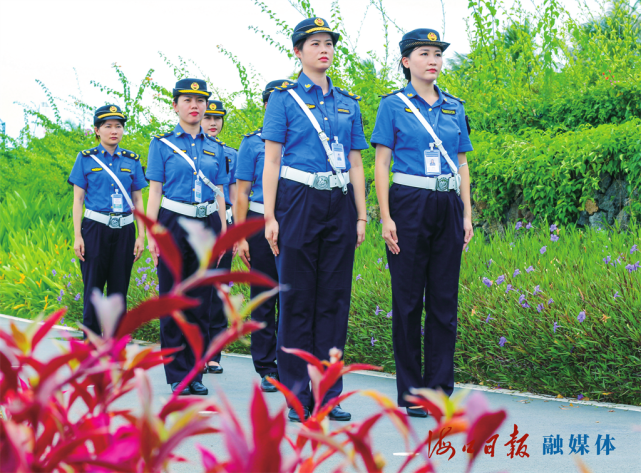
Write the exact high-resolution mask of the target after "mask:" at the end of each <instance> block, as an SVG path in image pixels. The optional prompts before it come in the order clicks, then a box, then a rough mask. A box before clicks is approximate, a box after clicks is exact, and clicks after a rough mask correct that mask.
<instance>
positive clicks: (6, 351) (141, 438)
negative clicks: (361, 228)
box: [0, 219, 506, 473]
mask: <svg viewBox="0 0 641 473" xmlns="http://www.w3.org/2000/svg"><path fill="white" fill-rule="evenodd" d="M145 223H146V225H147V226H148V228H150V229H151V230H152V234H153V235H154V238H155V239H156V241H157V242H158V244H159V246H160V251H161V254H162V255H163V257H164V259H165V261H166V262H167V265H168V267H169V268H170V270H171V271H172V273H173V274H174V276H175V280H176V281H180V277H179V275H180V274H181V272H182V261H181V259H180V257H179V253H178V251H177V249H176V246H175V243H174V242H173V239H172V238H171V235H170V234H169V233H168V232H167V231H166V230H165V229H164V228H163V227H162V226H161V225H159V224H158V223H156V222H153V221H150V220H147V219H146V220H145ZM262 225H263V222H262V221H256V220H254V221H251V220H250V221H247V222H245V223H244V224H242V225H238V226H235V227H231V228H230V229H229V231H228V232H227V233H225V234H223V235H221V236H220V237H219V238H218V239H216V238H215V237H214V236H213V234H211V232H210V231H209V230H207V229H205V228H203V227H202V226H201V225H199V224H198V223H194V222H193V221H187V220H185V221H183V226H184V227H185V229H186V230H187V231H188V232H189V235H190V238H189V239H190V242H191V244H192V246H193V247H194V250H195V252H196V254H197V255H198V257H199V259H200V261H201V265H200V269H199V270H198V271H197V272H196V273H194V274H193V275H192V276H190V277H189V278H187V279H186V280H184V281H182V282H178V283H177V284H176V285H175V286H174V288H173V289H172V291H171V292H170V293H169V294H165V295H161V296H159V297H155V298H152V299H149V300H147V301H145V302H143V303H142V304H141V305H139V306H138V307H136V308H134V309H132V310H130V311H129V312H127V313H126V314H125V315H124V316H123V317H119V314H120V313H121V312H122V308H123V300H122V297H121V296H111V297H109V298H103V297H102V295H101V294H100V293H99V292H96V293H94V295H93V297H92V302H93V303H94V304H95V306H96V311H97V313H98V316H99V318H100V320H101V324H102V327H103V331H104V333H103V336H102V337H101V336H99V335H97V334H94V333H92V332H90V331H88V330H86V329H85V332H86V334H87V342H81V341H79V340H75V339H72V338H69V337H65V338H67V340H66V342H65V343H62V344H60V354H57V355H55V356H53V357H52V358H50V359H41V358H42V357H41V356H40V355H39V356H36V354H35V351H36V348H37V347H38V346H39V345H40V343H41V342H42V340H43V339H44V338H45V337H46V336H47V334H48V333H49V332H50V331H51V330H52V329H53V328H54V325H55V324H56V323H57V322H58V321H59V320H60V319H61V318H62V317H63V315H64V312H65V311H64V310H59V311H57V312H55V313H53V314H52V315H50V316H49V317H48V318H47V319H46V320H45V321H44V322H43V323H42V322H41V323H34V324H30V325H28V326H27V328H26V329H25V330H20V329H19V328H18V327H17V326H16V325H15V324H13V323H12V324H11V333H7V332H4V331H2V330H0V377H1V378H0V399H1V401H0V408H1V409H2V412H1V413H2V416H1V419H0V464H2V468H3V470H6V471H14V472H25V473H26V472H32V471H42V472H48V471H52V472H55V471H65V472H67V471H123V472H124V471H127V472H128V471H135V472H156V471H167V470H169V468H170V465H171V463H172V462H186V461H187V459H185V458H183V457H181V456H179V455H177V454H176V453H175V451H176V449H177V448H178V447H179V446H180V444H181V443H182V442H183V441H184V440H185V439H187V438H190V437H194V436H197V435H204V434H221V435H223V436H224V438H225V441H224V445H225V446H226V449H227V455H228V458H227V459H226V460H220V459H219V455H221V453H220V452H216V453H214V452H211V451H209V450H207V449H206V448H204V447H202V446H199V447H198V448H199V450H200V452H201V461H202V467H203V468H204V469H205V471H207V472H212V473H213V472H245V471H256V472H259V471H260V472H293V471H295V470H298V471H300V472H311V471H315V470H316V469H317V467H319V466H320V465H322V464H323V463H324V462H325V461H326V460H328V459H329V458H331V457H332V456H335V455H338V456H339V457H340V459H341V460H340V464H339V466H338V467H337V468H335V470H334V471H344V470H347V469H352V468H353V469H355V470H360V469H361V465H362V466H364V467H365V469H366V470H367V471H372V472H376V471H382V469H383V467H384V465H385V461H384V459H383V457H382V455H381V454H380V453H377V452H376V450H375V449H374V446H373V445H372V439H371V435H370V431H371V429H372V428H373V427H374V425H375V424H376V423H377V422H378V421H379V420H380V419H381V418H383V417H388V418H389V419H390V420H391V422H392V423H393V425H394V426H395V427H396V428H397V430H398V431H399V434H400V435H401V436H402V437H403V438H404V440H405V443H406V446H407V449H408V451H409V452H413V453H414V455H412V456H410V457H408V459H407V461H406V462H405V463H404V464H403V466H402V467H401V471H402V470H405V468H406V467H407V466H408V465H409V464H410V462H412V461H413V460H414V459H417V460H418V461H417V462H416V463H418V465H417V466H416V470H415V471H416V472H429V471H435V470H434V467H433V465H432V463H431V461H430V456H431V454H430V444H431V442H432V432H429V434H428V437H426V438H425V439H422V438H421V437H419V435H418V434H417V433H416V432H415V431H414V430H413V429H412V427H411V424H410V423H409V421H408V418H407V416H406V414H405V413H404V412H403V411H402V410H400V409H399V408H398V407H396V406H395V404H394V403H393V402H392V401H391V400H390V399H388V398H386V397H385V396H382V395H381V394H378V393H376V392H374V391H363V392H361V394H362V395H365V396H369V397H371V398H373V399H374V400H375V401H376V402H377V403H378V405H379V406H380V411H379V412H376V413H374V414H373V415H372V416H370V417H368V418H367V419H365V420H363V421H362V422H354V423H350V424H349V425H347V426H345V427H342V428H340V429H337V430H334V431H332V430H331V429H330V425H329V419H328V417H327V415H328V413H329V411H330V410H331V409H332V408H333V407H334V406H336V405H337V404H339V403H340V402H341V401H342V400H344V399H346V398H348V397H350V396H352V395H354V394H356V393H357V392H356V391H354V392H349V393H345V394H343V395H341V396H339V397H337V398H334V399H332V400H330V401H329V402H328V403H327V404H326V405H322V400H323V398H324V396H325V394H326V392H327V390H328V388H329V387H330V386H332V385H333V384H334V383H335V382H336V381H337V380H338V378H339V377H340V376H342V375H344V374H346V373H349V372H351V371H355V370H360V369H377V368H376V367H373V366H370V365H360V364H357V365H345V364H344V362H343V361H342V355H343V354H342V353H341V351H340V350H338V349H333V350H332V352H331V353H330V360H329V361H320V360H318V359H317V358H315V357H314V356H313V355H311V354H309V353H307V352H304V351H302V350H288V349H285V350H286V351H288V352H289V353H292V354H295V355H297V356H299V357H301V358H303V359H304V360H306V361H307V363H308V370H309V374H310V378H311V382H312V391H313V394H314V398H315V400H316V407H315V408H314V411H313V412H312V415H311V416H310V417H309V419H307V420H306V421H305V422H304V423H303V424H302V426H301V428H300V429H299V430H298V432H297V433H296V438H295V439H292V438H290V437H289V436H288V435H287V433H286V429H285V426H286V422H287V421H286V417H285V410H286V409H287V406H286V405H283V407H282V408H281V409H280V410H279V411H278V412H277V413H276V414H275V415H274V416H271V415H270V414H269V411H268V409H267V404H266V402H265V399H264V397H263V394H262V392H261V391H260V389H258V387H257V386H254V394H253V399H252V402H251V407H250V412H251V433H247V432H246V431H245V428H244V427H243V426H242V424H241V422H240V421H239V419H238V417H237V416H236V414H235V413H234V410H233V409H232V407H231V405H229V403H228V402H227V400H226V399H225V398H224V396H222V395H221V396H220V398H216V397H210V398H208V399H204V400H203V399H201V398H192V397H178V396H177V394H174V395H172V396H171V397H170V398H169V400H168V401H166V402H164V403H163V404H162V405H161V406H160V409H159V410H158V412H155V411H154V409H152V403H151V402H150V401H151V399H153V393H152V390H151V383H150V380H149V377H148V375H147V370H149V369H151V368H153V367H155V366H158V365H161V364H164V363H167V362H168V361H169V358H168V357H170V356H171V355H172V354H174V353H176V352H177V351H178V350H180V349H181V348H171V349H165V350H156V349H153V348H144V349H135V347H132V346H128V344H129V342H130V340H131V337H130V334H131V333H132V332H133V331H134V330H136V329H137V328H138V327H140V326H141V325H142V324H144V323H146V322H149V321H150V320H153V319H157V318H160V317H167V316H170V317H173V318H174V319H175V320H176V322H177V323H178V324H179V325H180V327H181V328H182V330H183V332H184V333H185V336H186V338H187V340H188V342H189V344H190V345H191V347H192V349H193V350H194V353H195V355H196V357H197V358H198V359H200V360H201V361H200V362H197V363H196V365H195V366H194V368H193V370H192V372H191V373H190V374H189V375H188V376H187V377H186V378H185V379H184V380H183V383H182V384H183V386H184V385H186V384H187V383H189V382H190V381H191V379H193V377H194V376H195V375H196V373H197V372H198V371H199V370H200V369H201V367H202V365H203V364H204V363H205V360H208V359H209V358H210V357H211V355H212V354H213V353H215V352H218V351H220V350H221V349H222V348H224V347H225V346H227V345H228V344H230V343H232V342H234V341H236V340H238V339H239V338H241V337H242V336H244V335H246V334H248V333H250V332H252V331H255V330H259V329H260V328H261V327H262V326H261V324H258V323H256V322H253V321H248V322H244V321H243V318H244V315H245V314H247V313H249V312H251V310H252V309H253V308H254V307H256V306H257V305H258V304H260V303H262V302H263V301H264V300H266V299H267V298H269V297H271V296H272V295H273V294H274V292H275V291H278V289H279V288H278V287H277V285H276V283H274V282H273V281H271V280H269V279H268V278H266V277H265V276H263V275H262V274H260V273H257V272H255V271H252V272H233V271H227V270H210V269H208V268H209V267H210V266H211V265H212V263H213V262H214V261H215V259H216V256H217V255H219V254H220V253H221V252H223V251H225V250H226V249H229V248H231V247H232V246H233V244H234V243H235V242H236V241H238V240H239V239H241V238H245V237H247V236H248V235H250V234H252V233H255V232H256V231H258V230H260V228H262ZM229 282H237V283H255V284H259V285H262V286H267V287H272V288H273V289H272V290H271V291H268V292H265V293H263V294H262V295H261V296H259V297H258V298H256V299H254V300H252V301H250V302H249V303H248V304H247V305H246V306H245V307H244V308H243V309H242V310H240V308H239V306H240V301H239V300H235V299H233V298H231V297H230V296H229V294H228V292H227V290H226V289H225V288H226V286H225V285H226V284H228V283H229ZM203 285H213V286H214V287H215V288H216V289H217V290H218V292H219V294H220V296H221V297H222V298H223V301H224V302H225V306H226V310H227V315H228V317H229V319H230V326H229V328H228V329H227V330H226V331H225V332H223V333H222V334H220V335H219V336H218V337H217V338H216V339H215V340H213V341H212V342H211V344H210V345H209V346H208V347H204V346H203V340H202V337H201V334H200V332H199V329H198V327H197V326H196V325H194V324H190V323H189V322H187V321H186V320H185V317H184V316H183V315H182V313H181V311H182V310H183V309H187V308H190V307H194V306H195V305H197V304H198V301H196V300H194V299H190V298H189V297H187V296H186V293H187V291H188V290H189V289H191V288H194V287H198V286H203ZM272 382H273V383H274V384H275V385H276V386H277V387H278V389H279V390H280V391H281V392H282V393H283V394H284V395H285V397H286V399H287V400H288V402H289V403H290V404H291V405H292V406H293V407H294V408H295V409H296V410H297V411H298V412H299V416H300V417H301V418H303V415H302V406H301V405H300V402H299V401H298V400H297V398H296V396H295V395H294V394H293V393H292V392H290V391H289V390H287V388H285V387H284V386H282V385H281V384H279V383H278V382H277V381H276V380H272ZM133 391H136V393H137V395H138V397H139V399H140V406H141V407H140V409H137V410H136V411H135V412H134V411H132V410H130V409H123V408H118V407H117V406H116V404H115V403H116V402H117V401H118V400H119V399H120V398H121V397H122V396H124V395H126V394H128V393H130V392H133ZM176 392H180V388H178V389H177V390H176ZM413 394H414V395H413V396H412V397H411V401H412V402H414V403H416V404H417V405H420V406H422V407H424V408H425V409H426V410H428V411H429V412H430V413H431V415H432V416H433V417H434V418H435V420H436V421H437V426H436V428H435V431H436V432H438V434H437V435H438V437H439V441H440V440H442V439H443V438H445V437H447V436H451V435H456V434H466V436H467V437H466V440H465V442H466V445H468V448H467V451H468V453H469V454H470V457H469V463H468V471H469V470H470V469H471V467H472V464H473V461H474V459H475V457H476V452H478V451H480V448H482V446H483V444H484V443H485V442H486V441H487V439H488V438H490V437H491V436H492V435H493V434H494V432H496V430H497V429H498V428H499V426H500V425H501V423H502V422H503V421H504V419H505V417H506V413H505V411H497V412H489V410H488V406H487V404H486V402H485V400H484V398H483V397H482V396H481V395H480V394H475V395H473V396H471V398H470V400H469V401H468V403H467V404H466V406H465V407H463V406H462V404H461V401H462V397H463V395H458V396H453V397H452V398H451V399H450V398H448V397H447V396H445V395H444V394H442V393H438V392H434V391H429V390H417V391H416V392H414V393H413ZM213 414H218V415H216V416H213ZM283 442H286V443H287V444H288V445H289V446H290V447H291V449H292V450H293V453H292V454H291V455H289V456H287V457H284V456H283V455H282V452H281V446H282V444H283ZM308 445H309V446H310V447H311V448H306V447H307V446H308ZM474 446H476V447H474Z"/></svg>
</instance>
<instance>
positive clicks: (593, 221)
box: [589, 212, 608, 230]
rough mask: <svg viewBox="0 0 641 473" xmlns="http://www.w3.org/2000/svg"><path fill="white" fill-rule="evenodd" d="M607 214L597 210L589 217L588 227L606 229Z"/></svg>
mask: <svg viewBox="0 0 641 473" xmlns="http://www.w3.org/2000/svg"><path fill="white" fill-rule="evenodd" d="M607 219H608V216H607V214H606V213H605V212H597V213H595V214H594V215H591V216H590V218H589V221H590V227H592V228H600V229H602V230H603V229H606V228H607V226H608V220H607Z"/></svg>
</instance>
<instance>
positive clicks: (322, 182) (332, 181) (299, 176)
mask: <svg viewBox="0 0 641 473" xmlns="http://www.w3.org/2000/svg"><path fill="white" fill-rule="evenodd" d="M280 177H282V178H284V179H289V180H290V181H296V182H300V183H301V184H305V185H307V186H309V187H312V188H314V189H318V190H322V191H331V190H332V189H333V188H335V187H341V188H344V189H347V184H349V174H343V175H340V176H339V175H334V174H332V172H331V171H328V172H317V173H313V172H305V171H301V170H299V169H295V168H292V167H289V166H283V167H281V168H280ZM341 179H342V182H341ZM343 192H345V191H343Z"/></svg>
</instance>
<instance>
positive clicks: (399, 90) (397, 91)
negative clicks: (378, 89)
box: [380, 88, 405, 98]
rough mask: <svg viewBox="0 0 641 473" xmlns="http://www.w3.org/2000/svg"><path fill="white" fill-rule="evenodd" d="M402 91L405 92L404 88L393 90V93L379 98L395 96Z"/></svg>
mask: <svg viewBox="0 0 641 473" xmlns="http://www.w3.org/2000/svg"><path fill="white" fill-rule="evenodd" d="M404 90H405V88H402V89H398V90H395V91H394V92H390V93H389V94H384V95H380V97H381V98H385V97H389V96H390V95H396V94H398V93H399V92H403V91H404Z"/></svg>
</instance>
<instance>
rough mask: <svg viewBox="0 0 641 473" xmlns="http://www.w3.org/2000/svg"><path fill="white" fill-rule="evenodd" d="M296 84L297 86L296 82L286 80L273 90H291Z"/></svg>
mask: <svg viewBox="0 0 641 473" xmlns="http://www.w3.org/2000/svg"><path fill="white" fill-rule="evenodd" d="M297 84H298V83H297V82H296V81H288V80H286V81H285V82H283V83H282V84H281V85H277V86H276V87H275V89H276V90H287V89H293V88H294V87H296V85H297Z"/></svg>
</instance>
